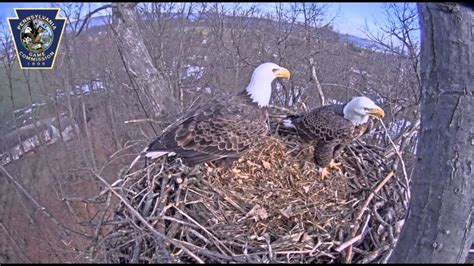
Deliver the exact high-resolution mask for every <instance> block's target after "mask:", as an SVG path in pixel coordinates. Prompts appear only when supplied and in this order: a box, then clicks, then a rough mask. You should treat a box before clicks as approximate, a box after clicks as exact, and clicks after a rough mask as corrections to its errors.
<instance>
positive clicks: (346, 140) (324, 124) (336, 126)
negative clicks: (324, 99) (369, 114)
mask: <svg viewBox="0 0 474 266" xmlns="http://www.w3.org/2000/svg"><path fill="white" fill-rule="evenodd" d="M344 106H345V105H344V104H333V105H326V106H322V107H319V108H316V109H314V110H312V111H310V112H307V113H304V114H299V115H293V116H289V117H287V119H290V120H291V124H292V125H293V126H294V127H295V130H296V133H297V134H298V136H299V137H300V138H301V140H303V141H304V142H308V143H314V147H315V148H314V160H315V163H316V164H317V165H318V166H320V167H325V166H326V165H328V164H329V162H330V161H331V159H333V158H336V157H338V156H339V154H340V153H341V152H342V150H343V149H344V147H345V146H346V145H348V144H350V143H351V142H352V141H354V140H356V139H357V138H359V137H361V136H362V135H363V134H365V133H367V132H369V131H370V129H371V128H372V126H373V122H372V120H371V119H370V118H369V120H368V121H367V122H366V123H363V124H361V125H358V126H355V125H354V124H353V123H352V122H351V121H349V120H347V119H345V118H344V114H343V108H344Z"/></svg>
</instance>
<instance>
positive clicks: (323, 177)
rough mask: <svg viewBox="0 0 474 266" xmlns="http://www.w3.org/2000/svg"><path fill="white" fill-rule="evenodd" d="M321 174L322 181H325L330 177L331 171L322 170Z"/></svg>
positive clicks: (325, 168)
mask: <svg viewBox="0 0 474 266" xmlns="http://www.w3.org/2000/svg"><path fill="white" fill-rule="evenodd" d="M320 173H321V179H322V180H324V179H325V178H326V177H327V176H328V175H329V171H328V169H327V167H324V168H322V169H321V171H320Z"/></svg>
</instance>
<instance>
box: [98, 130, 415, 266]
mask: <svg viewBox="0 0 474 266" xmlns="http://www.w3.org/2000/svg"><path fill="white" fill-rule="evenodd" d="M383 152H384V150H383V149H382V148H380V147H377V146H371V145H368V144H364V143H363V142H361V141H357V142H356V143H354V144H352V145H351V146H349V147H348V148H346V149H345V151H344V153H343V154H342V157H341V158H339V161H340V162H342V172H340V173H339V172H337V171H334V170H333V171H332V172H331V175H330V176H329V177H328V178H326V179H325V180H322V179H321V176H320V174H319V172H318V169H317V168H316V167H315V165H314V163H313V159H312V158H313V147H311V146H309V145H305V144H301V143H299V142H298V141H297V140H296V139H295V138H294V137H293V136H284V137H282V136H279V137H276V136H272V137H268V138H267V139H266V140H265V141H264V142H263V143H262V144H261V145H260V146H259V147H257V148H255V149H253V150H252V151H251V152H250V153H248V154H247V155H246V156H244V157H242V158H241V159H240V160H239V161H237V162H234V163H233V165H232V166H231V167H230V168H222V167H218V166H216V165H214V164H211V163H207V164H203V165H199V166H196V167H187V166H186V165H184V164H183V163H182V162H181V161H180V160H179V159H176V158H163V159H161V160H157V161H155V162H153V163H152V164H150V165H149V166H148V167H146V168H142V169H138V170H136V171H135V172H133V173H129V174H128V175H126V176H124V177H123V180H122V182H118V183H119V185H118V186H115V187H114V190H115V191H116V192H118V193H119V194H120V195H122V197H123V199H125V200H126V202H127V203H128V204H129V206H127V204H125V203H124V201H123V200H121V201H120V203H119V204H118V206H116V209H115V214H114V216H113V219H112V221H110V222H108V224H111V225H109V226H108V227H107V229H108V230H107V231H106V233H105V235H103V236H102V240H101V241H100V246H99V248H100V249H101V250H102V251H103V252H104V253H105V258H106V262H111V263H119V262H120V263H124V262H125V263H130V262H144V263H160V262H189V263H191V262H206V263H211V262H215V263H231V262H241V263H268V262H285V263H312V262H314V263H334V262H362V263H368V262H381V261H384V260H386V258H387V257H388V255H389V254H390V252H391V248H392V247H393V245H394V244H395V241H396V238H397V237H398V234H399V230H400V227H401V225H402V224H403V217H404V216H405V213H406V210H405V207H404V205H403V204H402V202H403V200H404V199H403V195H404V193H403V191H402V189H403V186H402V185H401V183H400V181H399V177H398V175H399V174H397V173H394V172H393V171H392V169H391V167H392V166H391V165H392V163H391V162H387V161H386V159H385V157H384V153H383ZM109 193H110V191H109ZM130 207H133V209H134V210H136V211H137V212H133V211H132V210H131V209H130ZM137 213H139V215H140V216H141V217H137ZM140 218H142V219H140ZM145 220H146V221H147V223H148V225H147V224H145V223H144V221H145ZM150 227H152V228H154V229H153V230H151V229H150Z"/></svg>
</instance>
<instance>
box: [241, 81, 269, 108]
mask: <svg viewBox="0 0 474 266" xmlns="http://www.w3.org/2000/svg"><path fill="white" fill-rule="evenodd" d="M272 81H273V78H267V79H265V78H261V79H258V80H257V79H256V78H254V77H253V76H252V79H251V80H250V83H249V85H248V86H247V88H246V89H245V91H246V92H247V94H248V95H249V96H250V98H251V99H252V102H254V103H256V104H257V105H258V107H260V108H261V107H266V106H268V104H270V97H271V95H272Z"/></svg>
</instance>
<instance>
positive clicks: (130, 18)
mask: <svg viewBox="0 0 474 266" xmlns="http://www.w3.org/2000/svg"><path fill="white" fill-rule="evenodd" d="M135 6H136V4H135V3H115V4H113V17H114V25H113V27H112V28H111V29H112V30H113V32H114V33H115V36H116V37H117V38H116V44H117V46H118V49H119V53H120V56H121V58H123V62H124V64H125V67H126V69H127V70H128V71H127V74H128V75H129V77H130V79H131V80H132V84H133V85H134V86H136V87H137V88H138V90H139V91H140V92H141V93H142V95H143V96H144V98H145V99H147V100H148V101H149V103H150V105H151V108H153V109H152V110H153V113H154V115H158V114H174V113H176V112H177V110H176V106H178V105H176V104H175V102H176V99H175V98H173V97H172V91H173V90H172V88H171V86H170V84H168V82H166V79H165V78H164V77H163V74H162V73H161V72H159V71H158V70H157V69H156V67H155V66H154V65H153V61H152V59H151V57H150V54H149V52H148V50H147V49H146V47H145V43H144V40H143V36H142V35H141V34H140V32H141V30H140V28H139V26H138V22H137V13H136V12H135Z"/></svg>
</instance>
